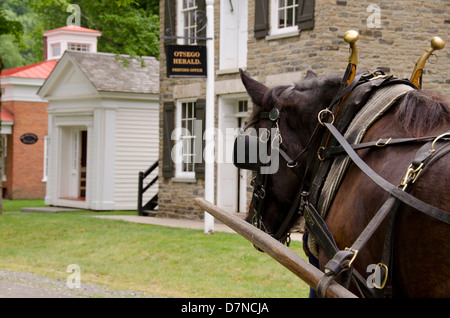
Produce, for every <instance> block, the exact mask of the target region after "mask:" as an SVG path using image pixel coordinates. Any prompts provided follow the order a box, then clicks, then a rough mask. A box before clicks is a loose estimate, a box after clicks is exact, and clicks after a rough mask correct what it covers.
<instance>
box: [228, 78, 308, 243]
mask: <svg viewBox="0 0 450 318" xmlns="http://www.w3.org/2000/svg"><path fill="white" fill-rule="evenodd" d="M294 88H295V86H293V85H292V86H289V87H287V88H286V89H284V90H283V91H282V92H281V94H280V95H279V100H280V101H279V102H278V103H277V104H276V105H275V106H274V107H273V108H272V109H271V110H270V111H269V112H260V113H259V116H258V118H256V119H253V120H251V121H250V122H249V123H247V125H246V126H245V127H244V128H243V129H241V131H240V137H241V138H245V137H247V138H252V137H250V136H248V135H245V131H246V130H247V128H249V127H251V126H254V125H255V124H257V123H258V122H260V121H262V120H269V121H270V122H271V125H269V126H271V127H270V128H260V135H259V137H258V138H257V140H256V139H253V142H255V141H256V142H258V146H260V147H261V146H266V147H267V148H269V147H270V148H271V152H273V151H275V152H276V153H279V154H280V155H281V157H283V158H284V160H285V161H286V166H287V167H288V168H289V170H290V171H292V172H293V173H294V174H295V175H296V176H297V178H298V179H299V180H300V188H303V187H304V185H305V182H306V174H307V173H306V171H307V169H306V170H303V169H301V168H302V167H303V166H305V161H307V162H309V161H310V160H305V159H306V156H305V154H308V148H309V145H310V144H311V139H310V142H309V143H308V147H305V148H304V149H303V150H302V151H300V153H299V154H298V155H296V156H291V155H290V154H289V150H288V148H287V146H286V144H285V143H283V137H282V135H281V132H280V117H281V112H282V109H283V102H284V101H285V99H286V98H287V97H288V96H289V94H290V93H291V92H292V91H293V90H294ZM277 105H281V106H278V107H277ZM269 129H270V130H269ZM270 131H274V133H272V141H271V142H269V140H270V138H271V137H270V135H271V132H270ZM263 136H264V138H262V137H263ZM238 138H239V137H238ZM253 138H256V137H253ZM235 151H236V149H235ZM268 164H270V162H268V163H265V164H259V165H257V167H252V168H260V167H263V166H265V165H268ZM235 165H236V166H237V167H239V163H237V160H235ZM308 166H309V164H308V163H307V164H306V167H308ZM246 168H247V167H243V169H246ZM251 170H253V171H256V172H257V175H256V176H255V177H254V178H253V179H252V181H251V186H252V187H253V194H252V202H251V204H250V209H253V213H254V215H253V219H252V224H253V225H254V226H255V227H257V228H259V229H261V230H264V231H265V232H266V233H268V232H267V229H266V227H265V226H264V223H263V221H262V211H263V209H264V205H265V201H266V198H267V197H266V193H267V184H268V180H269V178H270V174H268V173H261V171H260V169H251ZM300 199H301V197H300V195H299V194H297V195H296V198H295V200H294V201H293V204H292V205H291V208H290V209H289V212H288V214H287V216H286V217H285V218H284V220H283V222H282V224H281V225H280V227H279V228H278V229H277V230H276V231H275V233H268V234H270V235H271V236H273V237H274V238H275V239H277V240H278V241H280V242H282V243H286V244H287V245H289V243H290V234H289V233H287V231H288V230H289V228H290V225H291V224H292V223H293V222H294V220H295V217H296V215H297V211H298V207H299V204H300Z"/></svg>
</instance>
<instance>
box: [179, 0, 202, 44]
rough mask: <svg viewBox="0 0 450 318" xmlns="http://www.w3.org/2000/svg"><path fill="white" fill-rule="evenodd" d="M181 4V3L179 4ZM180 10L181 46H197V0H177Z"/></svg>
mask: <svg viewBox="0 0 450 318" xmlns="http://www.w3.org/2000/svg"><path fill="white" fill-rule="evenodd" d="M180 2H181V3H180ZM178 3H179V6H180V8H181V10H180V15H179V18H180V24H181V25H180V27H179V28H178V29H179V30H180V31H181V34H180V36H182V37H184V39H182V44H189V45H195V44H197V40H196V39H195V38H196V37H197V12H196V11H197V9H198V7H197V0H179V1H178Z"/></svg>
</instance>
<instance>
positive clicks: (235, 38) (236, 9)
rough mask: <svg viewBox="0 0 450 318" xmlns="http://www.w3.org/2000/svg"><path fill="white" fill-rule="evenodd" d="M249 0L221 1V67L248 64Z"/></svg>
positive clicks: (244, 65) (227, 67)
mask: <svg viewBox="0 0 450 318" xmlns="http://www.w3.org/2000/svg"><path fill="white" fill-rule="evenodd" d="M247 12H248V1H247V0H222V1H220V15H221V16H220V65H219V67H220V69H234V68H238V67H246V66H247V37H248V32H247V30H248V27H247V25H248V14H247Z"/></svg>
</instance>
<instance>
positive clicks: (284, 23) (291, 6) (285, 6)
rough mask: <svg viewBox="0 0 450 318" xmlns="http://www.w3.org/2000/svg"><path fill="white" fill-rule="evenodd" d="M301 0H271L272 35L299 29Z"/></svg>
mask: <svg viewBox="0 0 450 318" xmlns="http://www.w3.org/2000/svg"><path fill="white" fill-rule="evenodd" d="M298 1H299V0H271V12H272V14H271V21H270V22H271V29H270V34H271V35H277V34H283V33H288V32H296V31H298V27H297V23H296V22H297V14H298Z"/></svg>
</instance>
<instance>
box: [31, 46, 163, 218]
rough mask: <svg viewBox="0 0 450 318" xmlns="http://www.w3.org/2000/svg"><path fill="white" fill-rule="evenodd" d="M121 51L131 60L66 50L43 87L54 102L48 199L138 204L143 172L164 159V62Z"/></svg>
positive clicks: (98, 206) (96, 206)
mask: <svg viewBox="0 0 450 318" xmlns="http://www.w3.org/2000/svg"><path fill="white" fill-rule="evenodd" d="M53 44H54V43H53ZM122 58H125V59H126V60H127V61H128V63H127V65H124V62H123V61H122V59H120V58H119V57H118V56H116V55H114V54H107V53H97V52H82V51H66V52H65V53H64V54H63V55H62V57H61V58H60V60H59V61H58V64H57V65H56V67H55V68H54V70H53V72H52V73H51V74H50V76H49V77H48V79H47V80H46V81H45V83H44V84H43V85H42V87H41V88H40V90H39V92H38V95H39V96H40V97H41V98H42V99H45V100H48V102H49V107H48V149H47V150H48V181H47V189H46V196H45V203H46V204H48V205H52V206H63V207H73V208H81V209H91V210H98V211H101V210H135V209H136V207H137V196H138V195H137V193H138V173H139V171H145V170H146V169H147V168H148V167H149V166H151V165H152V164H153V163H154V162H155V161H157V160H158V152H159V150H158V149H159V137H158V134H159V62H158V61H157V60H156V59H155V58H154V57H143V62H144V63H141V62H142V61H136V60H133V59H129V58H128V57H123V56H122ZM156 192H157V185H155V186H153V187H152V189H151V190H150V191H148V192H147V193H146V196H148V197H151V196H153V195H154V194H155V193H156Z"/></svg>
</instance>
